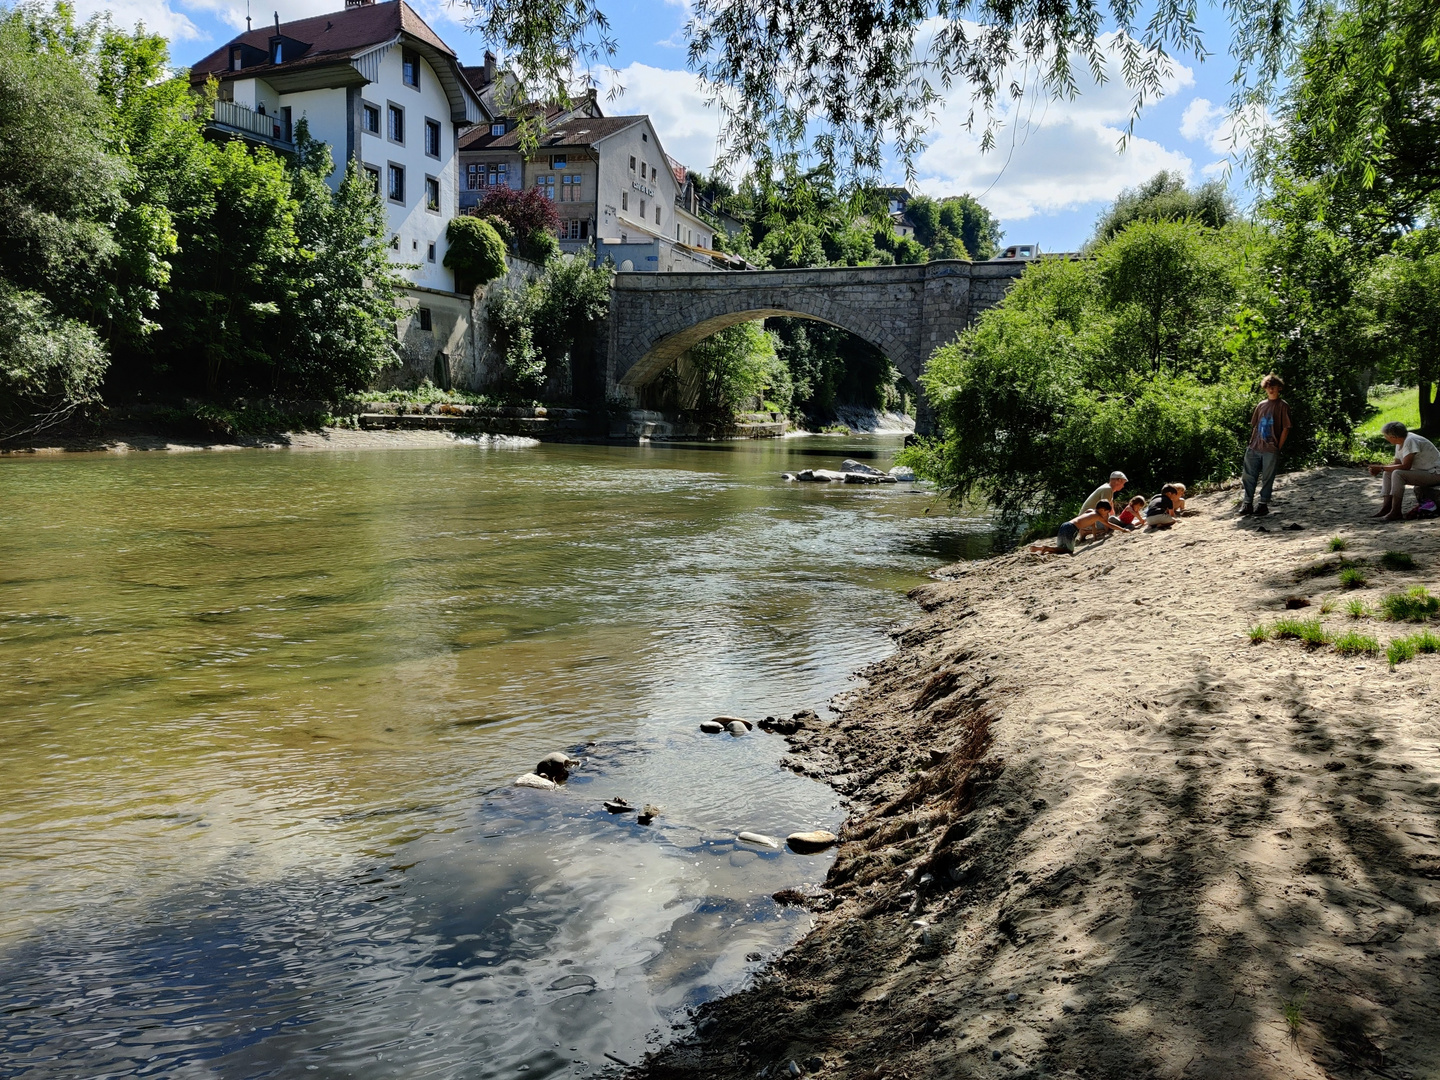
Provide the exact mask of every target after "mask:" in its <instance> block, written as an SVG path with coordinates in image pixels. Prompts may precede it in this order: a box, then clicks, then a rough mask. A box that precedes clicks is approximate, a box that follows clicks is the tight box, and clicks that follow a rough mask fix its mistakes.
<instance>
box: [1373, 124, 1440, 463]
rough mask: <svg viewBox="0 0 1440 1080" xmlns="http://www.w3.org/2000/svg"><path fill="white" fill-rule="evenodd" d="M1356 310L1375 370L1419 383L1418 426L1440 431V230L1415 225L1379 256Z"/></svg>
mask: <svg viewBox="0 0 1440 1080" xmlns="http://www.w3.org/2000/svg"><path fill="white" fill-rule="evenodd" d="M1437 134H1440V131H1437ZM1356 311H1357V314H1358V319H1357V322H1358V325H1359V330H1360V335H1361V337H1362V340H1363V341H1364V342H1365V344H1366V345H1367V346H1368V350H1367V354H1368V355H1369V356H1371V357H1372V358H1373V359H1374V360H1375V363H1376V368H1377V370H1378V371H1379V372H1380V373H1381V374H1382V375H1383V376H1384V377H1386V378H1389V379H1391V380H1394V381H1397V382H1401V383H1406V384H1412V383H1413V384H1418V387H1419V391H1418V405H1419V409H1418V414H1419V420H1420V425H1419V428H1420V430H1421V431H1423V432H1425V433H1427V434H1430V435H1434V434H1436V433H1437V432H1440V400H1437V395H1440V362H1437V360H1436V358H1435V342H1436V341H1437V340H1440V229H1435V228H1426V229H1419V230H1416V231H1415V232H1412V233H1410V234H1409V235H1408V236H1406V237H1404V238H1403V239H1401V240H1399V241H1397V242H1396V243H1395V245H1394V247H1392V248H1391V250H1390V251H1389V252H1387V253H1386V254H1384V255H1382V256H1380V257H1379V258H1378V259H1376V260H1375V262H1374V263H1373V264H1372V265H1371V266H1370V267H1369V269H1368V271H1367V273H1366V275H1365V277H1364V278H1363V279H1362V280H1361V282H1360V285H1359V288H1358V289H1357V291H1356Z"/></svg>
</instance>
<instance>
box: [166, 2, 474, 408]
mask: <svg viewBox="0 0 1440 1080" xmlns="http://www.w3.org/2000/svg"><path fill="white" fill-rule="evenodd" d="M211 78H213V79H215V80H216V81H217V83H218V87H219V89H218V100H217V101H216V105H215V113H214V119H213V123H212V124H211V125H210V126H211V130H212V132H213V133H214V134H216V135H219V136H222V137H224V136H231V137H240V138H245V139H249V140H250V141H252V142H256V143H259V144H262V145H266V146H270V147H271V148H273V149H279V150H286V149H293V146H294V142H293V140H294V136H295V131H296V129H297V127H298V125H299V123H300V121H301V120H302V119H303V120H305V121H306V123H307V125H308V127H309V131H310V135H311V137H312V138H315V139H318V140H320V141H322V142H324V143H326V144H328V145H329V148H330V154H331V157H332V158H333V160H334V163H335V172H334V174H332V176H331V183H332V185H337V186H338V184H339V183H340V181H341V179H343V177H344V175H345V170H346V168H347V166H348V164H349V163H350V162H351V161H354V162H356V163H358V164H359V165H360V167H362V168H363V169H364V170H365V172H366V173H367V174H368V175H369V177H370V179H371V182H372V183H374V184H375V186H376V189H377V190H378V191H379V192H380V194H381V197H382V199H383V201H384V204H385V208H386V212H387V215H388V221H389V226H390V234H391V257H392V259H393V260H394V261H395V262H397V263H399V264H402V268H401V270H400V273H401V276H402V277H403V278H404V279H405V281H406V282H407V286H408V287H407V289H406V293H407V295H406V298H405V301H406V307H407V311H408V315H407V317H406V318H405V319H403V320H402V322H401V325H400V327H399V332H400V336H401V339H402V343H403V345H404V347H405V351H406V353H407V359H408V360H409V361H410V362H411V363H412V364H414V363H418V364H419V365H421V367H422V369H423V367H424V364H425V363H426V361H427V360H431V359H433V360H434V361H435V362H436V363H435V375H437V376H442V371H441V367H442V364H441V361H442V359H443V357H442V356H441V354H447V355H448V354H449V352H450V351H451V350H457V349H464V348H467V347H468V343H467V341H466V338H467V337H468V331H469V320H470V299H469V297H467V296H463V295H461V294H459V293H456V292H455V281H454V276H453V275H452V274H451V272H450V271H448V270H447V269H445V266H444V260H445V249H446V242H445V230H446V227H447V225H448V224H449V222H450V219H451V218H453V217H454V216H455V215H456V214H457V213H458V211H459V192H460V183H461V180H460V169H459V142H460V137H461V134H462V132H464V131H466V130H467V129H469V128H471V127H474V126H475V125H484V124H485V123H486V122H487V121H488V119H489V117H488V116H487V114H486V113H485V110H484V107H483V105H482V103H481V101H480V98H479V96H478V95H477V94H476V92H475V90H474V89H473V87H472V86H471V85H470V83H469V81H468V80H467V79H466V78H465V75H464V73H463V71H462V70H461V68H460V65H459V63H458V61H457V59H456V56H455V53H454V51H453V50H452V49H450V47H449V46H448V45H446V44H445V43H444V41H442V40H441V39H440V37H439V36H438V35H437V34H436V33H435V32H434V31H433V30H431V29H430V27H429V26H427V25H426V24H425V22H424V20H423V19H421V18H420V16H419V15H417V14H416V13H415V12H414V11H413V10H412V9H411V8H410V7H409V5H407V4H406V3H405V0H388V2H385V3H375V2H371V0H347V2H346V6H345V8H344V9H343V10H340V11H334V12H331V13H329V14H326V15H318V16H315V17H314V18H308V19H300V20H297V21H295V22H289V23H281V22H280V21H279V17H278V15H277V16H276V21H275V23H274V25H272V26H267V27H264V28H262V29H254V30H249V31H246V32H245V33H243V34H240V35H238V36H236V37H235V38H233V39H232V40H231V41H229V42H227V43H226V44H225V45H223V46H221V47H220V48H219V49H217V50H216V51H215V52H213V53H211V54H210V55H209V56H207V57H205V58H204V59H202V60H200V61H199V62H197V63H196V64H195V65H194V66H193V67H192V68H191V80H192V82H193V83H195V84H197V85H200V84H203V83H204V82H205V81H206V80H208V79H211ZM427 374H428V372H427ZM442 378H443V381H444V382H448V376H442ZM437 381H441V380H439V379H437Z"/></svg>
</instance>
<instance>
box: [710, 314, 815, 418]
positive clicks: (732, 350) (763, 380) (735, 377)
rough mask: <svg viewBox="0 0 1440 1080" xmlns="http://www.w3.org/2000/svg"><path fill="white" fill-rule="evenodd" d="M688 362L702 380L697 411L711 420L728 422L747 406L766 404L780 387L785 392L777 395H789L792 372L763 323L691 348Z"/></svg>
mask: <svg viewBox="0 0 1440 1080" xmlns="http://www.w3.org/2000/svg"><path fill="white" fill-rule="evenodd" d="M685 360H686V361H687V362H688V364H689V366H690V367H692V368H693V369H694V371H695V372H696V374H697V375H698V377H699V400H698V402H697V409H698V411H699V412H700V413H701V415H702V416H705V417H706V418H708V419H711V420H715V421H722V422H723V421H727V420H729V419H730V418H731V417H732V416H734V414H735V413H736V412H737V411H739V410H740V409H742V408H744V407H746V406H747V405H751V404H758V403H759V402H761V401H763V400H764V399H765V398H766V397H767V396H769V395H770V394H771V393H772V392H773V390H774V389H775V388H776V387H777V386H778V387H783V389H784V391H785V392H784V393H783V394H781V395H777V396H781V397H786V396H788V393H789V383H790V379H789V372H788V371H787V370H786V368H785V365H784V364H783V363H781V362H780V360H779V358H778V356H777V355H776V352H775V339H774V337H773V336H771V335H770V334H767V333H766V332H765V328H764V324H763V323H760V322H742V323H736V324H735V325H734V326H730V327H726V328H725V329H724V330H721V331H719V332H718V333H715V334H712V335H711V336H710V337H708V338H706V339H705V340H704V341H702V342H700V343H699V344H697V345H692V346H691V347H690V349H689V351H688V352H687V353H686V357H685ZM786 404H788V402H786ZM783 407H784V406H782V408H783Z"/></svg>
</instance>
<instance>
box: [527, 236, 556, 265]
mask: <svg viewBox="0 0 1440 1080" xmlns="http://www.w3.org/2000/svg"><path fill="white" fill-rule="evenodd" d="M517 253H518V254H519V255H520V257H521V258H522V259H529V260H530V261H531V262H537V263H540V264H542V265H543V264H545V263H548V262H549V261H550V260H551V259H555V258H558V257H559V256H560V241H559V240H558V239H556V237H555V233H554V232H552V231H551V230H549V229H531V230H530V231H529V232H528V233H526V234H525V235H524V236H523V237H522V238H521V240H520V243H519V245H518V246H517Z"/></svg>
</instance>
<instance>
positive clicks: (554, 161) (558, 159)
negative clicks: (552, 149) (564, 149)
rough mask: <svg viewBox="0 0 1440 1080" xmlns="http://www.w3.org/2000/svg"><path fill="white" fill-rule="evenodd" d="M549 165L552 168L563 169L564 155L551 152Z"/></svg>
mask: <svg viewBox="0 0 1440 1080" xmlns="http://www.w3.org/2000/svg"><path fill="white" fill-rule="evenodd" d="M550 167H551V168H552V169H563V168H565V155H564V154H551V155H550Z"/></svg>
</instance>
